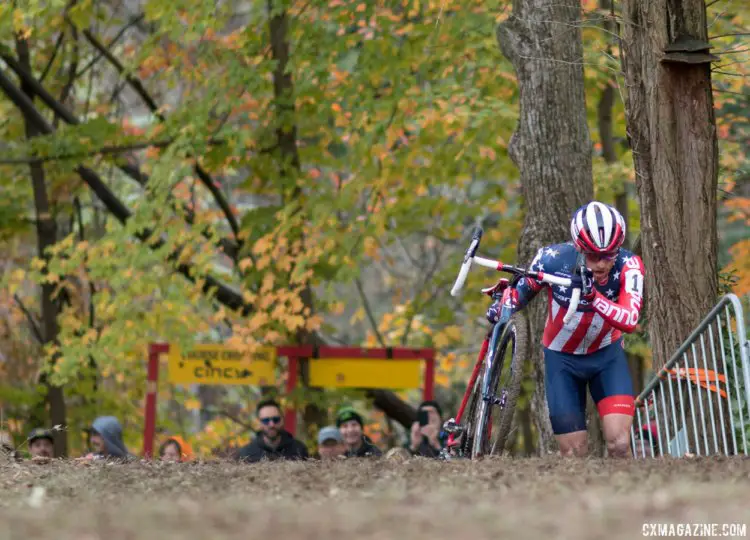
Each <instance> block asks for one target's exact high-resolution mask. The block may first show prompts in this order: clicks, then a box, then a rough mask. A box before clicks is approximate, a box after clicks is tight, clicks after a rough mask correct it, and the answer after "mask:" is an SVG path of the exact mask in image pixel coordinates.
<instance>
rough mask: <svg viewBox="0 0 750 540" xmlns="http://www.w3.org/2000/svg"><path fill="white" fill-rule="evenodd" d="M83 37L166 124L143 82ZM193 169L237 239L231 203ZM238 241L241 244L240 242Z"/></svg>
mask: <svg viewBox="0 0 750 540" xmlns="http://www.w3.org/2000/svg"><path fill="white" fill-rule="evenodd" d="M83 35H84V36H85V37H86V39H87V40H88V41H89V43H91V45H92V46H93V47H94V48H95V49H96V50H98V51H99V52H100V53H101V54H102V55H104V57H105V58H106V59H107V60H108V61H109V63H110V64H112V65H113V66H114V68H115V69H116V70H117V72H118V73H119V74H120V75H121V76H123V77H124V78H125V80H126V81H127V82H128V84H129V85H130V87H131V88H132V89H133V90H134V91H135V92H136V93H137V94H138V95H139V96H140V98H141V99H142V100H143V102H144V103H145V104H146V106H147V107H148V108H149V110H150V111H151V112H152V113H154V115H155V116H156V117H157V118H158V119H159V120H160V121H161V122H164V121H165V117H164V115H163V114H162V113H161V112H160V111H159V106H158V105H157V104H156V101H155V100H154V98H153V97H151V95H150V94H149V93H148V91H147V90H146V88H145V86H143V83H141V81H140V80H138V79H137V78H136V77H134V76H133V75H131V74H129V73H128V72H127V71H126V70H125V66H123V65H122V63H121V62H120V61H119V60H118V59H117V57H115V56H114V55H113V54H112V53H111V52H110V51H109V50H108V49H107V48H106V47H104V45H102V43H101V42H100V41H99V40H98V39H97V38H96V37H95V36H94V35H93V34H92V33H91V32H89V31H88V30H86V29H84V30H83ZM193 169H194V170H195V173H196V174H197V175H198V178H200V180H201V182H202V183H203V185H205V186H206V188H207V189H208V191H209V192H210V193H211V195H213V197H214V200H215V201H216V203H217V204H218V205H219V208H221V210H222V212H223V213H224V216H225V217H226V219H227V222H228V223H229V226H230V228H231V229H232V233H233V234H234V236H235V239H237V238H238V235H239V231H240V227H239V223H238V222H237V218H236V217H235V215H234V212H232V209H231V207H230V206H229V203H228V202H227V200H226V198H225V197H224V194H223V193H222V192H221V190H220V189H219V186H218V183H217V182H216V181H215V180H214V179H213V178H211V176H210V175H209V174H208V173H207V172H206V171H205V169H203V167H201V166H200V165H198V164H197V163H196V164H195V165H194V166H193ZM237 241H238V242H239V240H237Z"/></svg>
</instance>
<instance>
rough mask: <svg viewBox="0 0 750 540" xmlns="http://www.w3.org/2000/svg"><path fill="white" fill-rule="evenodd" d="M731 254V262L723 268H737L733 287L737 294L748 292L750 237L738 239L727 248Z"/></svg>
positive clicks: (749, 287) (749, 281)
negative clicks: (735, 281) (736, 279)
mask: <svg viewBox="0 0 750 540" xmlns="http://www.w3.org/2000/svg"><path fill="white" fill-rule="evenodd" d="M729 253H730V254H731V255H732V262H731V263H730V264H729V265H728V266H727V268H725V270H730V269H735V270H739V272H738V273H737V278H738V281H737V283H735V285H734V287H733V291H734V293H735V294H737V295H744V294H747V293H750V271H749V270H748V269H750V239H746V240H740V241H739V242H737V243H736V244H734V245H733V246H732V247H731V248H729Z"/></svg>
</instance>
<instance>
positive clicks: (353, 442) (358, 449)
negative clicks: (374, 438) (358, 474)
mask: <svg viewBox="0 0 750 540" xmlns="http://www.w3.org/2000/svg"><path fill="white" fill-rule="evenodd" d="M336 427H338V428H339V431H341V436H342V437H343V439H344V444H346V447H347V450H346V453H345V454H344V455H345V456H346V457H379V456H381V455H383V453H382V452H381V451H380V449H379V448H378V447H377V446H375V445H374V444H372V442H371V441H370V439H368V438H367V436H365V434H364V433H363V432H362V428H363V427H364V424H363V422H362V417H361V416H360V414H359V413H358V412H357V411H355V410H354V409H353V408H352V407H344V408H343V409H341V410H340V411H339V412H338V414H337V415H336Z"/></svg>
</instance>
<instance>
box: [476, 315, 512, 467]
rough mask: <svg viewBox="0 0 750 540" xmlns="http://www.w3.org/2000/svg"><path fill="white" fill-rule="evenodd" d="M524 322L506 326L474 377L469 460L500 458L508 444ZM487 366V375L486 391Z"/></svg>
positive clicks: (510, 322) (509, 323)
mask: <svg viewBox="0 0 750 540" xmlns="http://www.w3.org/2000/svg"><path fill="white" fill-rule="evenodd" d="M524 322H525V321H523V320H522V321H520V322H519V323H518V324H517V323H516V317H513V318H511V320H510V321H509V322H508V323H507V324H506V325H505V328H503V329H502V333H501V334H500V337H499V339H497V340H496V341H495V347H494V349H493V350H492V351H491V353H490V352H488V354H487V355H486V356H485V359H484V362H483V365H482V369H481V373H480V377H477V384H476V385H475V387H474V392H473V394H472V401H471V403H472V406H473V407H472V408H473V410H470V411H469V413H470V415H472V416H470V417H469V418H471V420H470V422H471V427H472V428H473V429H472V431H473V433H472V436H471V437H470V439H471V447H470V448H471V458H472V459H476V458H478V457H481V456H486V455H492V454H501V453H502V452H503V450H504V449H505V445H506V443H507V442H508V435H509V434H510V428H511V424H512V422H513V414H514V412H515V407H516V401H517V400H518V394H519V393H520V390H521V379H522V377H523V359H524V358H525V353H526V343H527V340H526V331H525V329H526V326H525V325H524V324H523V323H524ZM488 359H489V360H490V362H489V364H488V362H487V361H488ZM487 365H489V369H490V373H489V379H488V381H489V384H488V385H487V388H486V389H485V388H483V387H484V374H485V373H486V369H487ZM483 390H486V395H483ZM467 439H468V438H467ZM467 442H468V441H467Z"/></svg>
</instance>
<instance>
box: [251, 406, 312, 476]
mask: <svg viewBox="0 0 750 540" xmlns="http://www.w3.org/2000/svg"><path fill="white" fill-rule="evenodd" d="M256 414H257V415H258V420H259V421H260V431H258V432H257V434H256V437H255V440H254V441H253V442H251V443H250V444H248V445H246V446H243V447H242V448H241V449H240V452H239V456H238V458H239V460H240V461H247V462H250V463H256V462H258V461H260V460H262V459H264V458H265V459H269V460H277V459H307V458H308V457H310V456H309V454H308V452H307V448H306V447H305V445H304V444H302V443H301V442H300V441H298V440H297V439H295V438H294V437H292V434H291V433H289V432H288V431H286V430H285V429H284V417H283V416H282V415H281V407H280V406H279V404H278V403H276V402H275V401H273V400H272V399H268V400H264V401H261V402H260V403H258V406H257V408H256Z"/></svg>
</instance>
